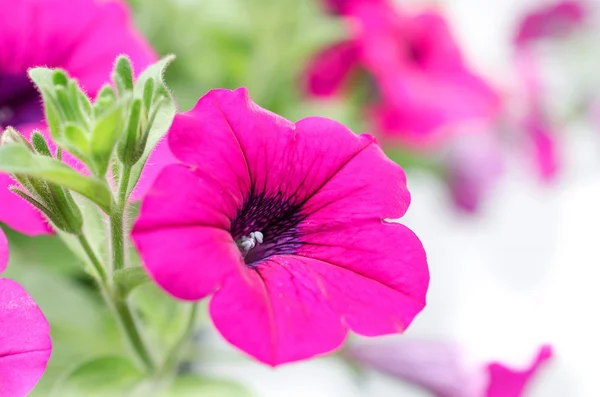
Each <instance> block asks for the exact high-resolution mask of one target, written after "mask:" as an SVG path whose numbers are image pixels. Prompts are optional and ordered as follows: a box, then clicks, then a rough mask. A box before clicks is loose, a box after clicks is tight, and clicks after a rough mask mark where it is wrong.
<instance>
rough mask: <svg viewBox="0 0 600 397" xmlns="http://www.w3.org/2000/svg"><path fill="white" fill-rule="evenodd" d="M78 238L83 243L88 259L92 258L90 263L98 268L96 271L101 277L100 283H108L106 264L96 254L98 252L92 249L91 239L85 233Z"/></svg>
mask: <svg viewBox="0 0 600 397" xmlns="http://www.w3.org/2000/svg"><path fill="white" fill-rule="evenodd" d="M77 238H78V239H79V243H80V244H81V247H82V248H83V251H84V252H85V254H86V255H87V257H88V259H89V260H90V263H91V264H92V266H93V267H94V269H95V270H96V273H97V275H98V277H99V279H100V283H102V284H106V280H107V278H106V270H104V266H103V265H102V262H100V260H99V259H98V257H97V256H96V253H95V252H94V250H93V249H92V246H91V245H90V243H89V241H88V240H87V238H86V237H85V235H83V234H82V235H79V236H78V237H77Z"/></svg>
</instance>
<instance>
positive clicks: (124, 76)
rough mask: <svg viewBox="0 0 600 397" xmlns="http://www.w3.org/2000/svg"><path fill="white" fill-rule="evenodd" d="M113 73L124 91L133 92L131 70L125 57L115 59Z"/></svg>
mask: <svg viewBox="0 0 600 397" xmlns="http://www.w3.org/2000/svg"><path fill="white" fill-rule="evenodd" d="M115 73H116V75H118V76H119V77H120V79H121V83H122V84H123V88H124V89H125V90H126V91H133V68H132V67H131V61H130V60H129V58H127V56H125V55H121V56H119V58H117V62H116V64H115ZM119 94H120V95H123V94H124V93H121V92H119Z"/></svg>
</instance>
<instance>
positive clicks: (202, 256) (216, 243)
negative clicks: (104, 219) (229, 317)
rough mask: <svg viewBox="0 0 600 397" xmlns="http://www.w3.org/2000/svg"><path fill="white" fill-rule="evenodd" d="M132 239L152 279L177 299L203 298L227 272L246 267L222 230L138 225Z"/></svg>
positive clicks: (230, 238)
mask: <svg viewBox="0 0 600 397" xmlns="http://www.w3.org/2000/svg"><path fill="white" fill-rule="evenodd" d="M171 208H172V207H171ZM200 211H201V210H200ZM133 239H134V241H135V244H136V246H137V248H138V249H139V251H140V252H141V254H142V257H143V262H144V267H145V268H146V270H147V271H148V272H149V273H150V275H151V276H152V278H153V279H154V281H156V283H157V284H158V285H160V286H161V287H162V288H163V289H164V290H166V291H167V292H168V293H170V294H171V295H173V296H175V297H177V298H179V299H185V300H199V299H202V298H204V297H206V296H207V295H209V294H211V293H212V292H214V291H215V290H216V289H217V288H218V287H219V285H220V284H221V282H222V281H223V279H224V278H225V277H226V276H227V275H229V274H230V273H232V272H240V271H241V269H242V267H243V266H245V265H244V260H243V258H242V255H241V253H240V251H239V249H238V248H237V246H236V245H235V243H234V241H233V239H232V237H231V235H230V234H229V232H228V231H225V230H222V229H217V228H212V227H205V226H180V225H174V226H169V225H167V226H162V227H159V228H157V229H146V230H144V229H139V228H138V229H136V230H134V233H133Z"/></svg>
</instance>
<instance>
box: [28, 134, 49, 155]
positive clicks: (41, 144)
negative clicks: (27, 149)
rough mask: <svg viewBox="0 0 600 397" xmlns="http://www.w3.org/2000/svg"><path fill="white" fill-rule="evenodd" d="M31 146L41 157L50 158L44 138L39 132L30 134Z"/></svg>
mask: <svg viewBox="0 0 600 397" xmlns="http://www.w3.org/2000/svg"><path fill="white" fill-rule="evenodd" d="M31 144H32V145H33V148H34V149H35V151H36V152H37V153H39V154H41V155H42V156H46V157H52V153H51V152H50V148H49V147H48V143H47V142H46V138H44V136H43V135H42V134H41V133H40V132H39V131H34V132H33V134H31Z"/></svg>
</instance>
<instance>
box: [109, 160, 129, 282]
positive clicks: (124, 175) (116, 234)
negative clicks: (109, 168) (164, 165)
mask: <svg viewBox="0 0 600 397" xmlns="http://www.w3.org/2000/svg"><path fill="white" fill-rule="evenodd" d="M130 178H131V167H130V166H127V165H125V166H124V167H123V171H122V172H121V177H120V178H119V193H118V194H119V195H118V197H117V204H116V205H115V206H114V208H113V211H112V214H111V216H110V235H111V240H112V241H111V242H112V265H113V266H112V270H113V271H117V270H121V269H123V268H124V267H125V228H124V226H125V225H124V222H123V219H124V217H125V209H126V206H127V196H128V194H127V192H128V190H129V179H130Z"/></svg>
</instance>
